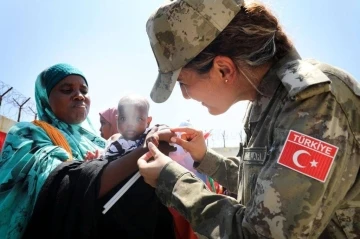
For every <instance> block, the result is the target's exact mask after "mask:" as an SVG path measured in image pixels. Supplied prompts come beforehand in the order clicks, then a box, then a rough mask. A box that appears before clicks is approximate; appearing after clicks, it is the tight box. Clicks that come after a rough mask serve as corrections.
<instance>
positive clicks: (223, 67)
mask: <svg viewBox="0 0 360 239" xmlns="http://www.w3.org/2000/svg"><path fill="white" fill-rule="evenodd" d="M212 71H213V74H217V77H218V78H219V79H220V80H221V81H222V82H223V83H226V84H232V83H233V82H234V80H235V79H236V73H237V68H236V64H235V63H234V62H233V60H232V59H231V58H229V57H227V56H216V57H215V58H214V61H213V68H212Z"/></svg>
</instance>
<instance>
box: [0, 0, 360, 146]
mask: <svg viewBox="0 0 360 239" xmlns="http://www.w3.org/2000/svg"><path fill="white" fill-rule="evenodd" d="M162 2H163V0H152V1H150V0H138V1H129V0H101V1H100V0H97V1H95V0H53V1H45V0H2V1H0V32H1V37H0V54H1V59H0V80H1V81H3V82H4V83H6V84H8V85H11V86H13V87H14V88H15V89H17V90H18V91H19V92H21V93H22V94H23V95H26V96H29V97H32V98H33V95H34V82H35V79H36V76H37V75H38V74H39V73H40V72H41V71H42V70H43V69H45V68H47V67H49V66H51V65H53V64H56V63H59V62H67V63H70V64H73V65H75V66H77V67H78V68H79V69H81V70H82V71H83V72H84V74H85V76H86V77H87V79H88V82H89V86H90V92H91V99H92V106H91V112H90V117H91V119H92V121H93V124H94V125H95V127H96V128H98V127H99V122H98V121H99V120H98V119H99V117H98V112H99V111H101V110H103V109H105V108H107V107H109V106H115V105H116V104H117V101H118V100H119V99H120V98H121V96H123V95H124V94H126V93H133V92H136V93H138V94H142V95H144V96H147V97H148V96H149V93H150V90H151V88H152V85H153V82H154V80H155V78H156V75H157V65H156V61H155V59H154V58H153V53H152V51H151V48H150V45H149V41H148V38H147V34H146V31H145V23H146V21H147V19H148V17H149V15H150V14H151V13H152V12H153V11H154V10H155V9H156V7H157V6H159V5H160V4H161V3H162ZM263 2H264V3H266V4H267V5H269V6H270V8H271V9H272V10H273V12H274V13H275V14H276V16H277V17H278V18H279V20H280V22H281V24H282V25H283V27H284V28H285V31H286V32H287V33H288V35H289V36H290V38H291V39H292V40H293V42H294V44H295V46H296V48H297V49H298V51H299V53H300V54H301V55H302V57H303V58H315V59H317V60H320V61H324V62H326V63H329V64H332V65H335V66H338V67H340V68H342V69H344V70H346V71H348V72H350V73H351V74H352V75H353V76H354V77H355V78H356V79H358V80H359V79H360V65H359V59H358V56H359V55H360V46H359V43H360V33H359V29H360V28H359V24H360V1H358V0H348V1H344V3H341V2H340V1H334V0H316V1H315V0H291V1H290V0H276V1H275V0H273V1H271V0H265V1H263ZM1 93H2V92H1ZM175 105H176V107H175ZM245 108H246V103H245V102H242V103H238V104H237V105H235V106H233V107H232V108H231V109H230V110H229V111H228V112H226V113H225V114H223V115H220V116H211V115H209V114H208V113H207V110H206V108H204V107H203V106H201V105H200V104H199V103H197V102H192V101H187V100H184V99H183V98H182V96H181V93H180V90H179V89H178V87H177V88H176V90H175V91H174V92H173V94H172V96H171V98H170V100H168V101H167V102H166V103H164V104H155V103H151V109H150V110H151V115H152V116H153V122H154V123H166V124H168V125H173V126H176V125H178V124H179V123H180V122H181V121H183V120H185V119H191V121H192V123H193V124H194V125H195V126H197V127H199V128H202V129H205V130H207V129H214V130H215V134H216V135H215V137H214V140H213V141H211V142H210V143H211V144H213V145H219V144H221V137H220V135H219V133H220V131H222V130H226V132H227V135H228V139H227V141H228V143H227V145H236V144H237V142H238V140H239V136H238V135H239V132H240V130H241V127H242V125H241V122H242V119H243V115H244V111H245ZM4 110H5V109H4V107H3V108H2V109H1V111H0V112H3V111H4ZM13 114H14V113H13ZM15 115H16V112H15ZM29 117H30V116H27V115H24V120H26V119H27V120H28V119H31V118H29Z"/></svg>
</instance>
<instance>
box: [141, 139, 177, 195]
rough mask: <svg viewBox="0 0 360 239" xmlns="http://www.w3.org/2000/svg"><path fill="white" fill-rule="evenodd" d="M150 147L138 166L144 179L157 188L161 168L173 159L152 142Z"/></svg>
mask: <svg viewBox="0 0 360 239" xmlns="http://www.w3.org/2000/svg"><path fill="white" fill-rule="evenodd" d="M160 145H161V144H160ZM148 148H149V152H147V153H146V154H144V155H143V156H141V157H140V158H139V160H138V166H139V171H140V174H141V175H142V176H143V177H144V181H145V182H146V183H148V184H149V185H150V186H152V187H154V188H155V187H156V184H157V180H158V178H159V175H160V172H161V170H162V169H163V168H164V167H165V165H166V164H167V163H169V162H171V161H172V159H171V158H169V157H168V156H166V155H165V154H163V153H162V152H161V151H160V150H159V149H158V148H157V147H156V146H155V145H154V144H153V143H152V142H149V144H148ZM168 152H170V151H168ZM151 159H153V160H151Z"/></svg>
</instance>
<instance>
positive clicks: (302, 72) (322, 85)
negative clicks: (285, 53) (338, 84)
mask: <svg viewBox="0 0 360 239" xmlns="http://www.w3.org/2000/svg"><path fill="white" fill-rule="evenodd" d="M277 75H278V77H279V78H280V80H281V82H282V84H283V85H284V87H285V88H286V90H287V91H288V95H289V97H290V98H291V99H296V100H298V99H304V98H307V97H311V96H313V95H317V94H320V93H323V92H328V91H330V89H331V88H330V84H331V80H330V79H329V77H328V76H327V75H326V74H325V73H324V72H323V71H321V69H319V68H318V66H317V65H314V64H312V63H311V62H309V61H305V60H300V59H298V60H294V61H290V62H287V63H286V64H284V65H283V66H281V67H280V68H279V70H278V71H277Z"/></svg>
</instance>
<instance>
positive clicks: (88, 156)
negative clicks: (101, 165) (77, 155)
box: [84, 149, 102, 161]
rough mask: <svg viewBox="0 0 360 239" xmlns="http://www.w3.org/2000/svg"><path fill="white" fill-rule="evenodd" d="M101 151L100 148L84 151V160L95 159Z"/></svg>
mask: <svg viewBox="0 0 360 239" xmlns="http://www.w3.org/2000/svg"><path fill="white" fill-rule="evenodd" d="M101 153H102V152H101V151H100V150H98V149H97V150H95V152H90V151H89V152H87V153H86V156H85V158H84V160H85V161H90V160H93V159H97V158H99V157H100V155H101Z"/></svg>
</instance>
